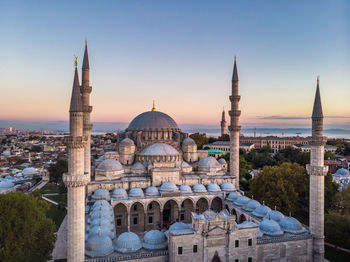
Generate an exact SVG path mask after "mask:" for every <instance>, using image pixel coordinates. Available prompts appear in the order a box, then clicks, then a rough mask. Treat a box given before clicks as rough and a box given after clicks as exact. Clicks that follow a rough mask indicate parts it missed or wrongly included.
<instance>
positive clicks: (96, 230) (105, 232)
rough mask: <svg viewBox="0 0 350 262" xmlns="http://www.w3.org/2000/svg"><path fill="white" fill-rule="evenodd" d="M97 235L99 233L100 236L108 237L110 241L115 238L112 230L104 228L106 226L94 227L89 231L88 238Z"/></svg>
mask: <svg viewBox="0 0 350 262" xmlns="http://www.w3.org/2000/svg"><path fill="white" fill-rule="evenodd" d="M98 233H100V234H101V235H105V236H108V237H110V238H111V239H113V238H115V232H114V230H111V229H110V228H109V227H106V226H94V227H92V228H90V229H89V236H91V235H98Z"/></svg>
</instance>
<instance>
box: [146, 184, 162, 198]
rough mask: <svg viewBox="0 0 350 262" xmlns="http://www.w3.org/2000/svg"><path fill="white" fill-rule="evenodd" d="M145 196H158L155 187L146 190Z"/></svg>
mask: <svg viewBox="0 0 350 262" xmlns="http://www.w3.org/2000/svg"><path fill="white" fill-rule="evenodd" d="M145 195H146V196H159V191H158V189H157V188H156V187H154V186H150V187H147V188H146V191H145Z"/></svg>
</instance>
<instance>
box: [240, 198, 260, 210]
mask: <svg viewBox="0 0 350 262" xmlns="http://www.w3.org/2000/svg"><path fill="white" fill-rule="evenodd" d="M258 206H261V204H260V203H259V202H258V201H256V200H254V199H252V200H249V201H248V202H247V203H246V204H245V205H244V206H243V209H244V210H245V211H248V212H253V211H254V210H255V209H256V208H257V207H258Z"/></svg>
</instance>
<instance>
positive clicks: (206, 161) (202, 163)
mask: <svg viewBox="0 0 350 262" xmlns="http://www.w3.org/2000/svg"><path fill="white" fill-rule="evenodd" d="M198 167H202V168H213V167H221V165H220V164H219V162H218V161H217V160H216V159H215V157H212V156H207V157H203V158H201V159H200V160H199V162H198Z"/></svg>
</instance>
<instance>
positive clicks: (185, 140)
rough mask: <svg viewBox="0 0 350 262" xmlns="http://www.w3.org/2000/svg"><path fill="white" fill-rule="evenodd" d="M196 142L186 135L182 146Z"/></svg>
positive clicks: (193, 144) (192, 144)
mask: <svg viewBox="0 0 350 262" xmlns="http://www.w3.org/2000/svg"><path fill="white" fill-rule="evenodd" d="M195 145H196V142H194V140H193V139H192V138H190V137H186V138H185V139H184V140H183V141H182V146H195Z"/></svg>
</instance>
